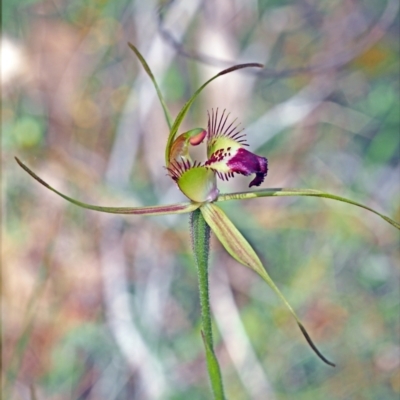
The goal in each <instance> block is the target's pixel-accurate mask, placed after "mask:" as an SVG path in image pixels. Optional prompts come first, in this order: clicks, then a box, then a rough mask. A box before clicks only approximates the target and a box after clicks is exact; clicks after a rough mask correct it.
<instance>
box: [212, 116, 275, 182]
mask: <svg viewBox="0 0 400 400" xmlns="http://www.w3.org/2000/svg"><path fill="white" fill-rule="evenodd" d="M228 117H229V114H225V110H224V111H223V112H222V115H221V117H220V118H219V117H218V109H217V110H216V112H214V110H212V111H211V115H210V114H208V126H207V156H208V160H207V161H206V163H205V165H207V166H208V167H210V168H211V169H213V170H214V171H215V172H216V174H217V175H218V177H219V178H221V179H222V180H225V179H226V180H228V179H229V178H231V177H233V175H234V174H235V173H236V174H241V175H245V176H248V175H251V174H256V176H255V178H254V179H253V180H252V181H251V182H250V185H249V187H251V186H259V185H261V183H262V182H263V181H264V178H265V176H266V175H267V172H268V161H267V159H266V158H265V157H260V156H257V155H256V154H253V153H251V152H250V151H248V150H246V149H245V148H244V147H243V146H247V143H246V139H245V134H243V133H242V130H238V125H235V121H233V122H231V123H230V124H228V123H227V121H228Z"/></svg>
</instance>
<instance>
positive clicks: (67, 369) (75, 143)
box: [1, 0, 400, 400]
mask: <svg viewBox="0 0 400 400" xmlns="http://www.w3.org/2000/svg"><path fill="white" fill-rule="evenodd" d="M398 29H399V18H398V2H397V1H391V0H390V1H388V2H386V1H385V2H381V1H376V0H369V1H368V0H367V1H363V2H361V1H341V2H336V1H329V2H327V1H325V2H315V1H301V2H298V1H285V2H282V1H265V0H263V1H261V0H260V1H246V2H245V1H242V2H239V1H236V2H235V1H228V0H217V1H214V2H211V1H208V0H203V1H200V0H198V1H190V2H185V1H173V2H166V1H159V2H156V1H146V2H142V1H132V2H128V1H122V0H117V1H106V0H104V1H97V2H95V1H89V0H87V1H77V0H73V1H65V0H54V1H39V0H36V1H33V0H29V1H28V0H26V1H18V2H12V1H11V0H7V1H5V2H3V35H2V39H1V40H2V46H1V51H2V57H1V62H2V68H1V79H2V87H3V99H2V149H3V152H2V163H3V179H2V184H3V209H2V211H3V236H2V239H3V246H2V257H3V271H2V306H3V307H2V320H3V331H2V333H3V337H2V344H3V355H2V357H3V358H2V360H3V368H2V372H3V374H4V376H3V384H4V387H3V394H4V396H6V397H4V398H7V399H20V398H32V399H52V400H53V399H57V400H58V399H60V400H61V399H62V400H64V399H108V400H113V399H115V400H120V399H121V400H122V399H171V400H172V399H173V400H180V399H189V398H190V399H207V398H208V396H209V393H210V392H209V388H208V381H207V379H208V378H207V374H206V369H205V360H204V354H203V349H202V343H201V338H200V328H199V315H200V311H199V305H198V293H197V291H196V290H197V289H196V288H197V284H196V279H197V277H196V272H195V269H194V267H193V264H192V258H191V254H190V237H189V236H188V233H187V232H188V221H187V217H185V216H174V217H162V218H142V217H125V218H122V217H121V218H120V217H113V216H104V215H100V214H97V213H95V212H91V211H84V210H81V209H78V208H76V207H74V206H72V205H70V204H68V203H66V202H64V201H63V200H62V199H59V198H58V197H56V196H55V195H54V194H52V193H50V192H47V191H46V190H45V189H44V188H42V187H40V185H38V184H37V183H36V182H34V181H33V180H32V179H30V178H29V177H28V176H27V175H26V174H24V173H23V171H22V170H21V169H19V168H18V166H17V164H16V163H15V162H14V160H13V157H14V156H15V155H16V156H18V157H19V158H21V159H22V160H24V161H26V162H27V163H28V165H30V166H31V167H33V168H34V169H35V170H36V171H38V172H40V174H41V175H42V176H43V177H44V178H46V179H47V180H48V181H49V182H50V183H51V184H53V185H54V186H55V187H57V188H59V189H61V190H62V191H63V192H65V193H69V194H71V196H73V197H76V198H81V199H82V200H83V201H87V202H90V203H94V204H99V205H116V206H117V205H120V206H134V205H150V204H162V203H167V202H174V201H178V200H180V199H181V198H180V196H181V195H180V193H179V191H178V190H177V189H176V188H175V186H174V183H173V182H172V180H170V179H169V178H168V177H167V176H166V172H165V169H164V168H163V161H164V154H163V149H164V147H165V141H166V138H167V136H168V131H167V125H166V123H165V120H164V116H163V112H162V109H161V107H160V105H159V103H158V100H157V98H156V95H155V92H154V89H153V87H152V85H151V82H149V79H148V78H147V76H146V75H145V73H143V71H142V70H141V68H140V66H139V63H138V62H137V60H136V59H135V57H134V55H133V54H132V52H131V51H130V49H129V48H128V46H127V42H128V41H130V42H132V43H134V44H135V45H136V46H137V47H138V48H139V49H140V51H141V52H143V54H144V56H145V57H146V60H147V61H148V63H149V65H150V66H151V68H152V70H153V72H154V74H155V75H156V77H157V79H158V81H159V82H160V83H161V87H162V90H163V92H164V93H165V97H166V99H167V101H168V102H169V105H170V106H171V109H172V111H173V112H177V110H179V109H180V108H181V107H182V105H183V104H184V102H185V101H186V100H187V99H188V97H189V96H190V95H191V94H192V93H193V90H195V88H197V87H198V83H199V82H204V81H205V80H206V79H207V78H209V77H211V76H212V74H213V73H215V72H217V71H218V70H220V69H222V68H224V67H227V66H230V65H233V64H237V63H239V62H261V63H264V64H265V66H266V69H265V70H264V71H262V72H261V73H252V72H249V71H246V72H243V73H241V72H236V73H235V74H234V75H229V76H226V77H221V78H220V80H219V81H215V82H213V83H212V84H211V85H210V87H209V88H207V89H206V91H205V92H204V93H203V94H202V95H201V97H200V98H199V100H198V101H197V102H196V103H195V105H194V108H193V111H192V112H191V113H190V115H189V116H188V118H187V119H186V121H185V122H184V127H183V128H188V129H190V128H193V127H195V126H196V127H197V126H205V124H206V115H207V114H206V111H207V110H208V109H211V108H212V107H214V108H215V107H219V108H221V109H223V108H227V109H228V110H229V111H231V112H232V114H233V115H234V116H235V117H236V116H237V117H238V119H239V120H241V121H242V124H243V126H244V127H245V128H246V132H247V134H248V140H249V142H250V144H251V146H252V149H254V150H255V148H256V147H257V148H258V149H257V154H260V155H263V156H265V157H268V159H269V168H270V171H269V174H268V176H267V179H266V182H265V184H264V186H268V187H299V188H301V187H308V188H314V189H320V190H324V191H328V192H332V193H336V194H338V195H340V194H343V195H345V196H346V197H349V198H352V199H354V200H356V201H359V202H362V203H365V204H367V205H370V206H372V207H374V208H376V209H377V210H378V211H382V212H384V214H387V215H390V216H391V217H393V218H394V219H395V220H397V221H398V220H400V209H399V199H400V179H399V173H400V171H399V152H400V144H399V125H400V121H399V118H400V117H399V115H400V114H399V109H400V104H399V103H400V100H399V96H398V93H399V74H398V71H399V58H398V47H399V41H398ZM185 54H186V56H185ZM187 55H189V57H187ZM202 150H204V149H202ZM248 182H249V180H248V179H247V178H244V177H242V178H238V179H235V181H232V182H229V183H223V184H221V189H222V191H237V190H244V189H245V188H246V187H247V185H248ZM222 207H223V208H224V210H225V211H226V213H227V214H228V215H229V216H230V217H231V218H232V220H233V222H234V223H235V225H236V226H237V227H238V228H239V229H240V230H241V232H243V233H244V235H245V236H246V238H247V239H248V240H249V242H250V243H251V244H252V245H253V246H254V248H255V249H256V250H257V252H258V253H259V254H260V257H261V258H262V260H263V262H264V264H265V265H266V267H267V269H268V270H269V272H270V274H271V276H272V277H273V278H274V280H275V281H276V283H277V284H278V285H279V286H280V288H281V289H282V291H283V292H284V293H285V296H287V298H288V299H289V300H290V302H291V304H292V305H293V306H294V308H295V309H296V310H297V311H298V313H299V315H300V316H301V317H302V320H303V322H304V324H305V325H306V327H307V328H308V330H309V332H310V334H311V336H312V337H313V338H314V340H315V341H316V343H317V344H318V345H319V347H320V348H321V350H323V352H324V353H325V354H326V355H327V356H329V357H330V358H332V359H333V360H334V361H335V362H336V363H337V367H336V368H335V369H332V368H329V367H327V366H325V365H324V364H322V363H321V362H320V360H319V359H317V358H316V357H315V355H314V354H313V353H312V352H311V351H310V349H309V348H308V346H307V345H306V343H305V342H304V340H303V338H302V336H301V335H300V334H299V333H298V330H297V329H296V327H295V326H294V323H293V321H292V320H291V319H290V317H289V315H288V314H287V313H286V311H285V310H284V309H283V308H282V307H281V304H280V303H279V300H278V299H276V298H275V296H274V295H273V293H272V292H271V291H270V290H269V289H268V288H266V286H265V285H264V283H263V282H261V281H260V280H259V279H258V278H257V277H256V276H255V274H253V273H252V272H251V271H249V270H247V269H245V268H243V267H241V266H240V265H237V264H236V263H235V262H234V261H233V260H232V259H230V258H229V257H228V256H227V255H226V254H225V253H224V251H223V250H222V249H221V247H220V246H219V244H217V242H216V241H215V242H214V243H215V244H214V246H213V254H212V260H211V263H212V269H211V301H212V307H213V309H212V312H213V314H214V316H215V337H216V351H217V356H218V358H219V360H220V363H221V368H222V372H223V377H224V383H225V387H226V392H227V396H228V397H229V398H230V399H235V400H236V399H237V400H240V399H249V398H251V399H267V398H268V399H279V400H284V399H293V398H295V399H316V398H317V399H318V398H324V399H332V400H333V399H335V400H336V399H349V398H361V399H371V400H372V399H378V398H379V399H397V398H398V396H399V394H400V373H399V371H400V368H399V367H400V346H399V339H400V338H399V328H400V320H399V298H400V289H399V268H398V267H399V262H398V260H399V258H398V257H399V236H398V233H397V232H396V231H395V229H394V228H393V227H392V226H390V225H389V224H386V223H385V222H384V221H382V220H381V219H380V218H379V217H377V216H374V215H372V214H369V213H367V212H364V211H363V210H360V209H355V208H353V207H350V206H347V205H342V204H336V203H332V202H330V201H329V200H326V201H325V200H324V201H322V200H319V199H306V198H299V199H295V198H286V199H270V198H266V199H257V200H253V201H251V202H232V203H230V202H227V203H224V204H222Z"/></svg>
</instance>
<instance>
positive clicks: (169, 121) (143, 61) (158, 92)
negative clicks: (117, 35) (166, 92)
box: [128, 42, 172, 129]
mask: <svg viewBox="0 0 400 400" xmlns="http://www.w3.org/2000/svg"><path fill="white" fill-rule="evenodd" d="M128 46H129V47H130V49H131V50H132V51H133V52H134V53H135V54H136V57H137V58H138V59H139V61H140V63H141V64H142V66H143V68H144V69H145V71H146V72H147V75H148V76H149V77H150V79H151V81H152V82H153V85H154V87H155V89H156V92H157V95H158V99H159V100H160V103H161V106H162V108H163V110H164V115H165V119H166V120H167V124H168V128H169V129H171V127H172V117H171V114H170V112H169V110H168V107H167V105H166V103H165V101H164V98H163V95H162V93H161V90H160V88H159V87H158V84H157V81H156V78H154V75H153V73H152V72H151V69H150V67H149V65H148V64H147V62H146V60H145V59H144V57H143V56H142V55H141V54H140V52H139V50H138V49H137V48H136V47H135V46H134V45H133V44H132V43H129V42H128Z"/></svg>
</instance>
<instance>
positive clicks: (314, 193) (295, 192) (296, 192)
mask: <svg viewBox="0 0 400 400" xmlns="http://www.w3.org/2000/svg"><path fill="white" fill-rule="evenodd" d="M274 196H275V197H276V196H308V197H324V198H326V199H332V200H337V201H341V202H343V203H349V204H352V205H354V206H357V207H361V208H365V209H366V210H368V211H371V212H373V213H374V214H376V215H379V216H380V217H381V218H383V219H384V220H385V221H386V222H389V224H391V225H393V226H394V227H395V228H397V229H400V224H399V223H398V222H396V221H394V220H393V219H391V218H389V217H387V216H386V215H383V214H381V213H379V212H378V211H375V210H374V209H373V208H370V207H368V206H365V205H364V204H361V203H357V202H356V201H353V200H350V199H346V198H345V197H341V196H336V195H334V194H330V193H325V192H321V191H319V190H313V189H285V188H272V189H262V190H256V191H254V192H238V193H229V194H220V195H219V196H218V198H217V200H216V201H227V200H245V199H253V198H256V197H274Z"/></svg>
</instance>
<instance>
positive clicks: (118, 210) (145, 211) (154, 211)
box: [15, 157, 200, 215]
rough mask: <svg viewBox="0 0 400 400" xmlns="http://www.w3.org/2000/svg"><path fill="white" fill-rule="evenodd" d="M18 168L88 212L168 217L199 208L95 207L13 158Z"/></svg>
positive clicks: (188, 205) (193, 205) (194, 205)
mask: <svg viewBox="0 0 400 400" xmlns="http://www.w3.org/2000/svg"><path fill="white" fill-rule="evenodd" d="M15 159H16V161H17V163H18V164H19V166H20V167H21V168H22V169H24V170H25V171H26V172H27V173H28V174H29V175H30V176H32V178H34V179H35V180H37V181H38V182H39V183H41V184H42V185H43V186H44V187H46V188H47V189H49V190H51V191H52V192H54V193H56V194H58V195H59V196H61V197H62V198H64V199H65V200H67V201H69V202H70V203H72V204H75V205H76V206H79V207H82V208H86V209H88V210H93V211H100V212H105V213H109V214H126V215H129V214H133V215H168V214H183V213H188V212H191V211H194V210H196V209H197V208H199V207H200V204H198V203H178V204H170V205H162V206H148V207H103V206H95V205H92V204H87V203H83V202H81V201H79V200H76V199H73V198H72V197H69V196H67V195H65V194H63V193H61V192H59V191H58V190H56V189H54V188H53V187H52V186H50V185H49V184H48V183H47V182H45V181H44V180H43V179H42V178H40V177H39V176H37V175H36V174H35V173H34V172H33V171H32V170H31V169H29V168H28V167H27V166H26V165H25V164H24V163H23V162H22V161H20V160H19V159H18V158H17V157H15Z"/></svg>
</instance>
